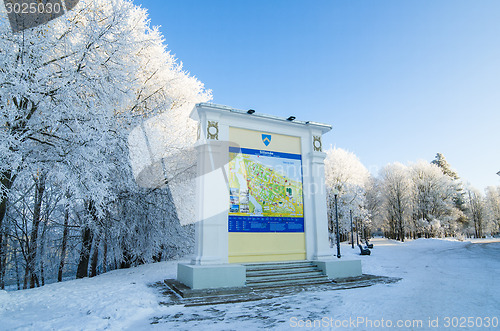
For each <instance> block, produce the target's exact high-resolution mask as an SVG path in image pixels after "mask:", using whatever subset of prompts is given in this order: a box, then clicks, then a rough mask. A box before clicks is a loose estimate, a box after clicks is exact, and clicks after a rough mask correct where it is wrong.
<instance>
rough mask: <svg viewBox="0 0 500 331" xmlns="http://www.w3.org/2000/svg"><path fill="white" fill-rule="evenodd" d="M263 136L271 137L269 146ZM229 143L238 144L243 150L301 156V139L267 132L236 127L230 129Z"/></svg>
mask: <svg viewBox="0 0 500 331" xmlns="http://www.w3.org/2000/svg"><path fill="white" fill-rule="evenodd" d="M262 134H269V135H271V142H270V143H269V145H268V146H266V145H265V144H264V142H263V141H262ZM229 141H230V142H234V143H236V144H237V145H238V146H240V147H243V148H252V149H258V150H263V151H274V152H281V153H292V154H301V148H300V138H299V137H293V136H287V135H283V134H277V133H272V132H266V131H254V130H247V129H240V128H235V127H230V128H229Z"/></svg>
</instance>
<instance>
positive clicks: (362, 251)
mask: <svg viewBox="0 0 500 331" xmlns="http://www.w3.org/2000/svg"><path fill="white" fill-rule="evenodd" d="M358 247H359V250H360V254H361V255H370V254H371V251H370V250H369V249H368V247H363V246H361V245H359V244H358Z"/></svg>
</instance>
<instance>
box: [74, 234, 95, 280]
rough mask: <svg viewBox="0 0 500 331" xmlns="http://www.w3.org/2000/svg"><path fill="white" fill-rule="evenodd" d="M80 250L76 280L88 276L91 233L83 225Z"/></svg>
mask: <svg viewBox="0 0 500 331" xmlns="http://www.w3.org/2000/svg"><path fill="white" fill-rule="evenodd" d="M82 238H83V240H82V249H81V251H80V261H79V262H78V269H77V270H76V278H84V277H87V276H88V268H89V260H90V249H91V248H92V231H91V230H90V228H89V227H88V226H87V225H85V226H84V228H83V231H82Z"/></svg>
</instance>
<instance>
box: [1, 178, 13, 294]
mask: <svg viewBox="0 0 500 331" xmlns="http://www.w3.org/2000/svg"><path fill="white" fill-rule="evenodd" d="M14 180H15V176H12V173H11V172H10V171H5V172H2V173H1V174H0V185H1V186H3V187H5V194H4V195H1V196H0V289H2V290H3V289H5V271H6V268H7V266H6V265H5V262H6V261H7V251H6V250H5V248H4V247H6V245H4V240H6V237H5V233H6V231H5V229H4V218H5V215H6V214H7V199H8V195H9V192H10V189H11V188H12V185H13V184H14Z"/></svg>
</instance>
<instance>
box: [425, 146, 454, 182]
mask: <svg viewBox="0 0 500 331" xmlns="http://www.w3.org/2000/svg"><path fill="white" fill-rule="evenodd" d="M431 163H432V164H435V165H437V166H438V167H439V168H441V171H442V172H443V173H444V174H445V175H447V176H450V177H451V178H452V179H456V180H458V179H460V177H458V174H457V173H456V172H455V171H454V170H453V169H452V168H451V166H450V164H449V163H448V161H446V159H445V157H444V155H443V154H441V153H437V154H436V158H435V159H434V160H432V162H431Z"/></svg>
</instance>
